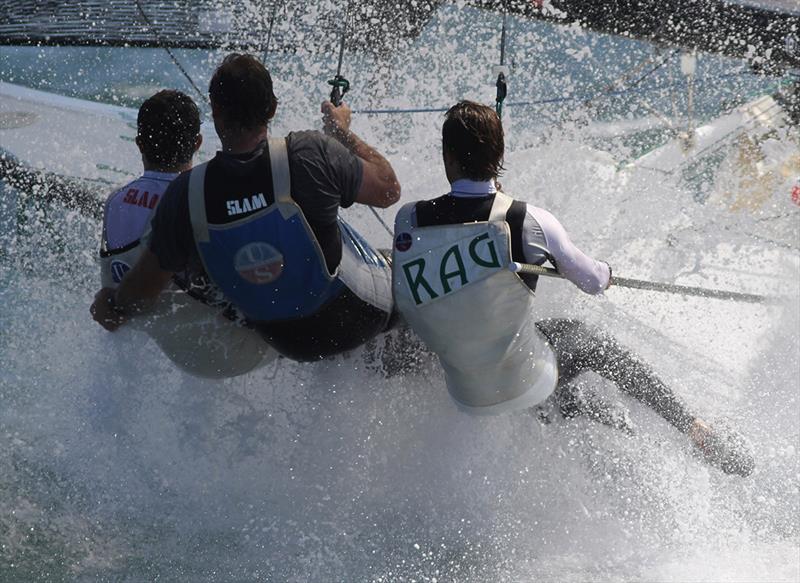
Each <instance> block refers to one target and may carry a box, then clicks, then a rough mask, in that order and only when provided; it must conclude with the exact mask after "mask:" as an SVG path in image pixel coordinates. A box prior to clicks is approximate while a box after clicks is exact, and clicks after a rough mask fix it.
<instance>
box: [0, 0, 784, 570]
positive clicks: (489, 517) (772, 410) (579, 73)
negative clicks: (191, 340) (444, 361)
mask: <svg viewBox="0 0 800 583" xmlns="http://www.w3.org/2000/svg"><path fill="white" fill-rule="evenodd" d="M476 14H477V13H474V12H469V11H462V12H457V11H452V10H451V11H443V12H442V13H441V14H439V15H437V16H436V17H435V18H434V20H433V21H432V22H431V23H430V24H429V26H428V28H426V30H425V31H424V33H423V36H422V37H421V38H420V39H419V40H418V41H417V42H416V44H414V51H413V53H410V54H403V55H397V56H395V57H393V58H386V59H382V60H376V59H373V58H371V57H366V56H353V55H349V56H348V57H347V59H346V61H345V63H346V68H347V74H348V75H349V76H350V78H351V81H353V83H354V87H355V88H354V91H353V94H352V96H351V103H352V104H353V106H354V107H355V108H359V107H360V108H368V107H401V108H402V107H421V106H424V107H439V106H447V105H449V104H451V103H452V102H454V101H455V100H456V99H458V98H460V97H471V98H475V99H481V100H483V101H491V100H492V99H493V87H492V79H491V65H492V64H494V63H495V62H496V60H497V54H498V52H499V49H498V41H499V33H498V30H499V19H497V18H495V17H486V16H481V17H480V18H476V17H475V15H476ZM515 27H516V29H515V30H516V32H515V34H514V35H513V36H512V37H511V38H512V41H511V45H510V46H511V47H512V50H511V57H512V58H513V59H515V60H516V62H517V68H516V71H515V76H514V77H512V84H511V88H510V94H509V101H515V100H517V101H524V100H533V99H536V98H539V97H541V96H547V97H554V96H569V95H574V94H587V93H592V92H593V90H596V89H597V87H596V82H597V81H601V80H606V79H613V78H615V77H617V76H619V75H620V73H621V71H623V70H625V69H627V68H629V67H631V66H633V65H635V64H636V63H637V62H639V61H640V60H641V59H643V58H645V57H646V56H647V55H648V54H649V51H650V49H649V47H647V46H646V45H642V44H639V43H632V42H628V41H626V42H622V41H614V40H612V39H609V38H606V37H600V36H597V35H594V36H591V37H587V36H585V35H580V34H577V33H575V32H574V31H564V30H553V29H550V28H549V27H546V26H543V25H532V24H522V23H515ZM464 39H469V42H467V41H465V40H464ZM583 46H589V47H590V50H589V51H585V50H584V51H582V50H581V47H583ZM567 49H568V50H567ZM0 51H2V53H3V60H2V61H0V62H1V63H2V72H3V80H9V81H13V82H16V83H27V84H31V85H35V86H37V87H40V88H44V89H46V90H51V91H57V92H61V93H67V94H71V95H77V96H81V97H86V98H93V97H95V96H97V97H99V98H102V99H105V100H111V101H113V100H116V101H118V102H121V103H124V104H135V103H138V101H139V100H140V99H141V98H142V97H143V96H145V95H148V94H149V93H151V92H152V91H154V90H155V89H156V88H158V87H160V86H164V85H167V86H169V85H173V84H177V85H179V86H183V85H182V83H183V81H182V80H181V78H180V77H179V75H178V74H176V72H175V70H174V67H172V66H171V65H170V63H169V61H168V60H167V59H166V57H165V56H164V55H163V54H161V53H159V52H157V51H130V52H127V53H126V52H122V51H108V50H105V51H103V50H99V49H47V50H39V49H8V48H3V49H0ZM179 55H180V56H181V57H182V58H184V59H186V61H187V62H189V63H190V66H189V70H190V71H191V72H192V74H193V75H195V76H196V80H197V82H198V84H200V85H201V86H204V85H205V83H206V82H207V78H208V76H209V73H210V67H211V66H212V64H213V63H215V62H216V61H217V60H218V58H219V55H216V54H213V55H206V54H190V53H188V52H184V53H181V52H179ZM87 59H90V63H93V64H87ZM702 63H704V61H703V60H701V64H702ZM706 63H707V67H708V70H707V71H708V74H709V75H710V74H711V73H712V72H713V73H715V74H721V73H726V72H732V71H739V70H741V66H740V65H739V64H736V63H732V62H728V61H722V60H720V59H712V58H708V60H707V61H706ZM271 64H272V69H273V72H274V75H275V78H276V87H277V93H278V95H279V97H280V99H281V110H280V111H279V115H278V118H277V119H276V121H275V124H274V128H273V131H274V132H275V133H276V134H277V133H281V132H285V131H288V130H290V129H295V128H301V127H302V128H305V127H309V126H312V125H315V124H316V123H317V121H316V118H317V115H316V111H317V107H318V103H319V101H320V100H321V99H322V98H323V97H324V93H325V91H326V88H325V85H324V80H325V79H327V78H328V77H329V76H330V75H331V74H332V71H331V69H332V67H333V66H334V64H335V63H334V56H333V55H307V54H303V53H302V51H301V52H300V53H298V55H295V56H287V55H275V56H274V61H273V62H272V63H271ZM676 66H677V65H674V64H673V67H676ZM77 71H82V73H81V74H80V75H79V74H78V73H77ZM699 74H700V73H698V75H699ZM659 75H663V76H662V77H661V78H660V80H661V81H663V82H666V81H668V80H669V76H670V75H674V79H679V73H676V72H675V71H674V70H673V71H671V72H669V71H667V72H664V71H662V72H660V73H659ZM771 85H772V81H770V80H757V79H750V78H746V77H743V78H742V80H741V81H740V85H738V86H733V85H730V86H728V90H727V91H725V92H723V91H721V90H719V88H718V87H717V88H716V89H715V88H714V87H716V86H713V84H712V86H713V87H712V89H711V90H709V91H708V92H706V93H705V94H704V98H703V99H705V101H703V99H701V100H700V105H699V107H698V109H699V110H701V111H702V112H704V114H705V115H706V116H709V115H711V114H712V113H713V112H719V111H721V110H722V108H723V107H724V106H725V103H724V102H725V101H726V100H734V101H742V100H744V99H745V98H747V97H752V96H755V95H758V94H760V93H759V92H765V91H767V90H768V89H769V87H770V86H771ZM675 99H676V100H677V101H680V99H682V97H680V96H678V95H676V96H675ZM671 101H673V100H672V99H671V97H670V95H669V93H668V92H664V91H661V92H658V93H656V98H655V99H653V103H655V104H656V105H657V106H658V107H660V108H661V109H662V110H663V111H667V112H669V108H670V103H671ZM604 107H605V108H606V109H604V110H598V109H596V108H594V109H588V110H587V109H585V108H578V107H577V104H570V105H564V104H555V105H552V106H549V107H545V106H538V108H524V107H509V108H507V113H506V119H505V122H506V131H507V134H508V143H509V150H510V153H509V155H508V156H507V160H506V167H507V172H506V175H505V176H504V177H503V179H502V182H503V185H504V188H505V190H506V191H507V192H508V193H510V194H512V195H514V196H516V197H519V198H523V199H526V200H529V201H532V202H534V203H536V204H539V205H541V206H543V207H545V208H548V209H550V210H552V212H553V213H554V214H555V215H556V216H557V217H559V218H560V219H561V220H562V222H563V223H564V224H565V225H566V227H567V229H568V230H569V231H570V233H571V234H572V236H573V239H574V240H575V241H576V242H578V243H579V245H580V246H581V247H582V248H584V249H585V250H586V251H588V252H590V253H591V254H592V255H594V256H596V257H599V258H604V259H606V260H608V261H609V262H610V263H611V264H612V265H613V266H614V269H615V273H616V274H618V275H622V276H628V277H640V278H646V279H652V280H657V281H666V282H677V283H683V284H688V285H699V286H705V287H713V288H722V289H732V290H737V291H746V292H752V293H763V294H768V295H775V296H781V297H782V298H785V299H783V300H781V301H779V302H778V303H777V304H775V305H768V306H765V305H751V304H739V303H733V302H724V301H715V300H705V299H687V298H682V297H679V296H671V295H658V294H654V293H650V292H640V291H633V290H622V289H612V290H610V291H609V292H608V293H607V294H606V297H605V298H599V299H598V298H592V297H588V296H584V295H581V294H580V292H578V291H577V290H575V289H574V288H572V287H571V286H568V285H566V284H564V283H562V282H558V281H544V282H542V283H541V285H540V293H539V308H538V309H539V311H540V313H539V314H537V317H547V316H563V315H570V316H572V317H580V318H582V319H585V320H587V321H590V322H592V323H595V324H597V325H600V326H603V327H606V328H607V329H609V330H611V331H612V332H613V333H614V334H615V335H617V336H618V337H619V338H620V339H621V340H622V341H623V342H624V343H626V344H627V345H629V346H631V347H632V348H635V349H636V350H637V352H639V353H640V354H642V355H643V357H644V358H646V359H647V360H648V361H649V362H651V363H652V364H653V366H654V367H655V368H656V370H657V371H658V372H659V373H660V374H661V375H663V377H664V378H665V380H667V381H668V382H669V383H670V384H671V385H672V386H674V387H675V388H676V390H677V391H678V392H679V393H680V394H681V395H682V396H683V397H684V398H685V399H686V401H687V402H689V403H690V404H691V406H692V408H693V409H694V410H697V411H698V412H701V413H703V414H704V415H707V416H708V417H710V418H711V419H727V420H729V421H730V423H731V424H732V425H734V426H736V427H737V428H739V429H740V430H741V432H742V433H743V434H744V435H746V436H747V437H748V438H749V439H750V440H751V441H752V443H753V444H754V446H755V449H756V452H757V470H756V472H755V473H754V474H753V475H752V476H751V477H749V478H747V479H741V478H736V477H728V476H725V475H723V474H722V473H720V472H719V471H717V470H714V469H712V468H709V467H708V466H707V465H705V464H704V463H703V462H702V461H700V460H699V459H698V458H697V457H696V456H695V455H694V453H693V451H692V448H691V447H690V446H689V444H688V442H687V440H686V439H685V438H684V437H683V436H681V435H678V434H677V433H676V432H675V431H674V430H673V429H671V428H670V427H668V426H667V425H666V424H665V423H664V422H663V420H661V419H660V418H658V417H657V416H655V415H654V414H653V413H652V412H650V411H648V410H647V409H645V408H644V407H642V406H640V405H638V404H636V403H634V402H631V401H630V400H628V399H627V398H625V397H622V396H619V395H617V394H616V393H615V390H614V389H613V387H609V386H607V385H605V384H603V381H602V380H600V379H594V380H593V381H592V382H596V383H597V384H598V386H601V387H602V389H603V390H604V391H607V392H608V393H609V394H610V395H611V396H612V398H615V399H620V400H622V401H623V402H624V403H625V405H626V406H627V407H629V408H630V410H631V416H632V418H633V421H634V424H635V426H636V434H635V435H634V436H632V437H629V436H626V435H623V434H621V433H619V432H615V431H613V430H610V429H608V428H605V427H601V426H598V425H596V424H594V423H592V422H590V421H587V420H585V419H577V420H574V421H571V422H563V423H554V424H551V425H547V426H542V425H540V424H538V423H537V422H534V421H533V420H532V419H531V418H530V417H528V416H527V415H522V414H519V415H509V416H505V417H497V418H488V419H475V418H471V417H469V416H466V415H464V414H462V413H460V412H458V411H457V410H456V408H455V406H454V405H453V404H452V402H451V401H450V400H449V398H448V396H447V394H446V389H445V387H444V383H443V379H442V375H441V372H440V370H439V368H438V366H437V365H436V363H435V362H434V361H432V360H429V359H422V360H421V361H420V362H418V363H417V364H416V365H415V366H414V367H409V368H408V369H407V370H405V371H404V372H402V373H401V374H399V375H396V376H392V377H390V378H386V376H385V375H384V374H383V373H382V372H381V371H380V370H378V369H379V367H378V366H377V365H376V364H375V363H374V362H372V361H371V359H370V358H368V357H367V356H365V355H364V354H362V353H361V352H360V351H359V352H357V353H356V354H353V355H349V356H347V357H341V358H337V359H332V360H330V361H325V362H321V363H317V364H310V365H309V364H305V365H297V364H292V363H289V362H287V361H280V362H279V363H277V364H275V365H270V366H269V367H268V368H266V369H262V370H260V371H258V372H256V373H252V374H250V375H247V376H245V377H242V378H237V379H232V380H227V381H222V382H219V381H216V382H211V381H201V380H197V379H194V378H192V377H189V376H186V375H185V374H183V373H181V372H179V371H178V370H176V369H175V368H174V367H173V366H172V365H171V364H170V363H169V362H168V361H167V360H166V359H165V358H164V357H163V356H162V355H161V353H160V352H159V350H158V348H157V347H156V346H155V344H154V343H153V342H152V341H150V340H148V339H147V337H146V336H144V335H143V334H141V333H138V332H135V331H132V330H125V329H123V330H121V331H120V332H118V333H116V334H113V335H112V334H108V333H106V332H105V331H103V330H102V329H101V328H100V327H99V326H97V325H95V324H94V323H93V322H91V320H90V318H89V315H88V306H89V303H90V302H91V297H92V294H93V293H94V291H95V290H96V289H97V287H98V285H99V284H98V281H99V277H98V268H97V265H96V262H95V253H96V249H97V240H98V237H99V231H98V225H97V224H96V223H94V222H92V221H90V220H87V219H85V218H83V217H81V216H80V215H79V214H77V213H74V212H65V211H63V210H59V209H52V208H48V207H47V206H46V205H44V206H41V205H38V206H37V205H35V204H33V203H30V202H25V201H23V200H21V199H20V198H19V197H18V196H17V195H16V193H13V192H10V191H9V190H6V191H5V193H4V195H3V198H2V200H1V201H0V242H1V243H2V248H1V249H0V305H1V306H2V308H0V362H1V363H2V366H1V367H0V402H1V403H2V407H0V581H47V582H50V581H204V582H205V581H209V582H211V581H220V582H233V581H281V582H283V581H297V582H300V581H315V582H316V581H319V582H328V581H343V582H352V581H374V582H406V581H408V582H410V581H427V582H432V581H438V582H449V581H459V582H488V581H492V582H519V581H526V582H527V581H770V582H771V581H798V580H800V537H799V536H798V535H800V532H798V530H799V528H798V513H800V493H799V492H798V486H799V485H800V473H799V472H798V470H799V468H798V457H797V448H798V447H800V443H798V438H799V437H798V436H799V435H800V430H799V429H798V417H799V416H800V404H798V400H797V399H798V389H800V387H798V379H800V344H799V341H798V336H799V335H798V331H799V330H800V295H799V293H800V292H798V281H800V260H799V259H798V252H797V244H795V246H794V247H793V248H792V247H791V245H790V246H789V247H790V248H786V246H779V245H774V244H769V243H765V242H764V241H762V240H759V239H756V238H754V237H753V234H754V233H756V234H764V235H768V234H769V229H770V226H769V224H768V223H767V224H765V222H764V221H763V220H761V219H763V217H761V216H752V215H745V216H742V215H732V214H731V213H729V212H728V211H727V210H726V209H725V208H724V207H722V206H714V205H713V204H711V203H708V204H702V202H701V201H704V200H705V199H706V198H707V197H708V195H709V192H710V191H711V190H713V185H712V184H710V183H699V182H692V181H688V180H686V178H685V177H681V176H672V177H668V178H664V179H662V180H654V179H653V177H652V176H646V175H641V174H636V173H626V172H624V171H618V167H619V166H620V165H621V164H622V163H623V162H624V161H626V160H628V159H630V157H631V156H633V155H634V154H635V153H636V152H637V151H640V150H642V149H644V148H647V147H652V146H654V145H655V143H656V142H655V138H656V137H658V136H657V135H654V134H652V133H651V134H643V135H640V136H639V137H638V138H637V139H639V140H640V143H637V142H636V139H632V138H630V139H629V138H625V139H623V138H620V137H610V138H609V137H608V136H607V135H605V134H604V131H605V128H606V124H607V123H608V122H609V120H620V119H622V120H623V121H625V120H627V121H632V122H636V123H638V122H639V121H641V120H642V119H645V118H648V117H649V113H648V112H646V111H642V110H641V109H640V107H641V104H640V103H639V101H638V97H635V96H630V95H628V96H622V97H619V98H616V99H615V101H614V102H613V103H611V104H610V105H609V104H606V105H605V106H604ZM440 123H441V114H436V113H433V114H421V115H397V116H390V117H387V116H366V115H355V116H354V129H355V130H356V132H358V133H359V134H361V135H362V136H363V137H365V139H367V140H368V141H369V142H370V143H373V144H375V145H376V146H378V147H379V148H380V149H381V150H383V151H384V152H387V153H388V155H389V157H390V159H391V161H392V163H393V164H394V166H395V168H396V170H397V172H398V175H399V177H400V180H401V182H402V184H403V192H404V198H405V199H406V200H416V199H420V198H425V197H431V196H436V195H439V194H441V193H443V192H446V190H447V184H446V180H445V177H444V173H443V171H442V169H441V163H440V153H439V140H440V138H439V127H440ZM648 140H649V142H648ZM55 142H56V143H57V140H55ZM136 171H137V169H136V168H132V169H131V172H136ZM722 172H728V173H730V172H731V170H730V169H728V170H722ZM727 177H728V178H730V176H727ZM725 178H726V176H721V177H718V179H719V180H723V181H724V179H725ZM783 187H784V185H783V184H781V185H780V188H781V189H782V188H783ZM776 188H777V187H776ZM775 196H776V199H780V197H782V196H783V197H784V198H785V196H786V195H785V193H783V192H782V191H781V192H776V193H775ZM347 216H348V218H350V219H351V220H352V221H353V222H354V223H356V224H358V225H359V227H360V229H361V230H362V231H363V232H365V234H367V235H368V236H369V237H370V238H371V239H372V240H374V241H375V242H376V243H377V244H378V245H379V246H389V242H390V239H389V236H388V234H387V233H386V232H385V231H384V230H383V229H382V227H381V226H380V225H378V224H377V222H376V221H375V220H374V218H373V217H371V215H370V214H369V213H367V212H364V211H363V210H352V211H348V214H347ZM382 216H383V217H384V219H385V220H387V221H391V219H392V217H393V212H392V211H386V212H383V213H382ZM794 229H795V231H794V232H795V233H796V229H797V225H796V223H795V225H794ZM795 242H796V243H800V241H796V239H795Z"/></svg>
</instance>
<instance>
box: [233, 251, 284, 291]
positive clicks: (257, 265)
mask: <svg viewBox="0 0 800 583" xmlns="http://www.w3.org/2000/svg"><path fill="white" fill-rule="evenodd" d="M233 261H234V267H235V269H236V271H237V272H238V273H239V275H240V276H242V279H244V280H245V281H249V282H250V283H252V284H255V285H264V284H267V283H271V282H273V281H275V280H276V279H278V278H279V277H280V276H281V274H282V273H283V255H282V254H281V252H280V251H278V250H277V249H275V247H273V246H272V245H269V244H268V243H263V242H260V241H259V242H256V243H249V244H247V245H245V246H244V247H242V248H241V249H239V250H238V251H237V252H236V257H234V260H233Z"/></svg>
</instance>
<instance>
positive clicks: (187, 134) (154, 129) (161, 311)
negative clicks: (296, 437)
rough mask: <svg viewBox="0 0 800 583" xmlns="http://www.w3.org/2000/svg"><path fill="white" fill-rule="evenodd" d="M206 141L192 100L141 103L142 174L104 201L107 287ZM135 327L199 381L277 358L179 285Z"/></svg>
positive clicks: (166, 94) (172, 94)
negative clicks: (173, 183)
mask: <svg viewBox="0 0 800 583" xmlns="http://www.w3.org/2000/svg"><path fill="white" fill-rule="evenodd" d="M201 142H202V138H201V137H200V112H199V110H198V108H197V106H196V105H195V103H194V102H193V101H192V99H191V98H190V97H188V96H187V95H185V94H183V93H181V92H180V91H174V90H164V91H159V92H158V93H156V94H155V95H153V96H151V97H150V98H148V99H147V100H145V101H144V103H143V104H142V105H141V107H140V108H139V113H138V116H137V137H136V144H137V146H138V147H139V150H140V153H141V154H142V164H143V166H144V173H143V174H142V176H140V177H139V178H137V179H136V180H134V181H132V182H130V183H128V184H127V185H125V186H123V187H122V188H120V189H118V190H116V191H115V192H113V193H112V194H111V195H110V196H109V197H108V199H107V201H106V204H105V207H104V213H103V233H102V240H101V250H100V266H101V268H100V273H101V281H102V285H103V287H105V288H112V289H114V288H117V287H118V286H119V285H120V284H121V282H122V280H123V278H124V276H125V274H126V273H128V272H129V271H130V269H131V267H132V266H133V265H135V264H136V262H137V261H138V259H139V258H140V256H141V255H142V253H143V251H144V250H145V248H146V243H145V242H144V241H145V239H146V238H147V236H148V233H149V230H150V220H151V218H152V216H153V213H154V212H155V209H156V208H157V206H158V204H159V202H160V200H161V198H162V197H163V195H164V192H165V191H166V189H167V188H168V186H169V185H170V183H171V182H172V181H173V180H174V179H175V178H176V177H177V176H178V175H179V173H180V172H182V171H185V170H188V169H189V168H191V165H192V158H193V156H194V154H195V153H196V151H197V149H198V148H199V146H200V144H201ZM133 326H134V328H136V329H139V330H141V331H143V332H145V333H147V334H148V335H149V336H150V337H151V338H153V340H155V342H156V343H157V344H158V345H159V347H160V348H161V349H162V351H163V352H164V353H165V354H166V355H167V357H168V358H170V360H172V361H173V363H174V364H176V365H177V366H178V367H180V368H181V369H183V370H184V371H186V372H188V373H190V374H192V375H194V376H200V377H204V378H220V377H230V376H236V375H239V374H244V373H246V372H249V371H251V370H253V369H254V368H256V367H257V366H260V365H262V364H264V363H265V362H267V361H269V360H271V358H272V357H274V354H273V355H270V354H269V351H268V350H266V349H265V348H266V347H264V346H263V343H261V342H260V339H259V338H258V337H257V336H256V335H255V333H254V332H253V331H251V330H247V329H246V328H243V327H241V326H238V325H236V324H235V323H233V322H231V321H229V320H227V319H225V318H223V317H222V316H221V315H220V311H219V310H218V309H214V308H212V307H209V306H207V305H205V304H203V303H201V302H198V301H196V300H195V299H193V298H192V297H190V296H189V295H188V294H186V293H185V291H183V290H182V289H180V288H179V287H178V286H176V285H170V286H169V288H168V289H167V290H166V292H165V293H164V294H162V296H161V298H160V299H159V301H158V302H157V303H156V304H155V305H154V306H152V308H151V309H150V310H149V311H148V314H147V315H146V317H142V318H137V319H135V320H134V324H133Z"/></svg>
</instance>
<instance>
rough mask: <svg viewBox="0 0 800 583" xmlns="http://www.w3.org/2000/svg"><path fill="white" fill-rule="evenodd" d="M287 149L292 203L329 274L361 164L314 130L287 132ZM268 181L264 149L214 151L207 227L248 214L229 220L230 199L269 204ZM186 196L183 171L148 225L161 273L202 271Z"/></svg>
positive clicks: (335, 262)
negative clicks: (261, 196) (340, 219)
mask: <svg viewBox="0 0 800 583" xmlns="http://www.w3.org/2000/svg"><path fill="white" fill-rule="evenodd" d="M286 144H287V150H288V156H289V172H290V174H291V181H292V198H293V199H294V201H295V202H296V203H297V205H298V206H299V207H300V209H301V210H302V211H303V215H304V216H305V218H306V220H307V221H308V224H309V226H310V227H311V230H312V231H313V232H314V235H315V237H316V238H317V241H318V242H319V244H320V247H321V248H322V252H323V253H324V255H325V261H326V263H327V265H328V269H329V270H331V272H332V271H333V270H334V269H336V267H337V266H338V265H339V262H340V261H341V258H342V241H341V235H340V232H339V227H338V224H337V216H338V213H339V207H342V208H347V207H349V206H350V205H352V204H353V202H355V198H356V194H357V193H358V190H359V189H360V188H361V180H362V177H363V167H362V162H361V159H360V158H358V157H357V156H355V155H354V154H352V153H351V152H350V151H349V150H348V149H347V148H345V147H344V146H343V145H342V144H340V143H339V142H337V141H336V140H334V139H332V138H329V137H327V136H325V135H323V134H321V133H320V132H316V131H302V132H292V133H290V134H289V135H288V136H287V138H286ZM271 179H272V176H271V171H270V162H269V154H268V151H267V149H266V148H265V147H263V145H262V146H260V147H259V148H257V149H256V150H255V151H253V152H250V153H248V154H243V155H233V154H227V153H224V152H217V155H216V156H215V157H214V159H213V160H211V161H210V162H209V164H208V168H207V170H206V182H205V187H206V213H207V216H208V222H209V223H210V224H225V223H228V222H232V221H234V220H239V219H242V218H243V217H246V216H247V215H248V214H251V213H244V212H237V213H236V214H235V215H233V216H230V214H229V212H228V202H229V201H231V200H237V199H243V198H245V197H248V196H250V195H253V194H256V193H269V197H268V200H267V203H269V204H271V203H272V202H273V201H274V198H273V196H272V186H271ZM188 194H189V172H184V173H183V174H181V175H180V176H178V177H177V178H176V179H175V180H174V181H173V182H172V184H170V186H169V188H168V189H167V191H166V192H165V193H164V196H163V197H162V199H161V202H160V203H159V205H158V208H157V209H156V212H155V215H154V217H153V220H152V228H153V234H152V237H151V239H150V250H151V251H152V252H153V253H154V254H155V255H156V257H158V262H159V265H160V266H161V268H162V269H164V270H165V271H173V272H186V271H188V272H189V273H192V272H194V273H201V272H202V271H203V269H202V264H201V262H200V258H199V255H198V252H197V247H196V245H195V242H194V234H193V232H192V225H191V219H190V217H189V196H188ZM257 210H258V209H255V210H253V211H251V212H256V211H257Z"/></svg>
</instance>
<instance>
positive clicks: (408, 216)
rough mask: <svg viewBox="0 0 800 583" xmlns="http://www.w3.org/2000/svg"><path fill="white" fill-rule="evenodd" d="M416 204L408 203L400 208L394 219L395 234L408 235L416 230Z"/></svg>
mask: <svg viewBox="0 0 800 583" xmlns="http://www.w3.org/2000/svg"><path fill="white" fill-rule="evenodd" d="M416 205H417V203H416V202H408V203H406V204H404V205H403V206H402V207H400V210H399V211H397V215H396V216H395V218H394V232H395V233H408V232H410V231H411V229H413V228H414V221H413V220H412V219H413V214H414V208H415V207H416Z"/></svg>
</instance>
